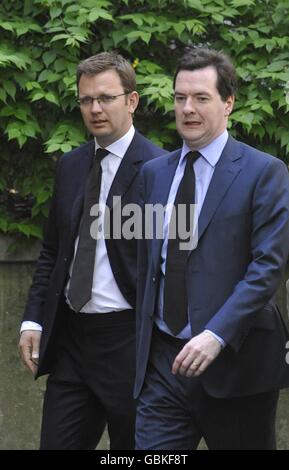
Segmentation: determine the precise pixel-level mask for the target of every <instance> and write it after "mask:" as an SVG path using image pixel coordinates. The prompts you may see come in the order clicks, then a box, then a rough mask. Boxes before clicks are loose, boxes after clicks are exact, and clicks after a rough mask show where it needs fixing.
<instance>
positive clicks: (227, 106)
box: [225, 96, 235, 116]
mask: <svg viewBox="0 0 289 470" xmlns="http://www.w3.org/2000/svg"><path fill="white" fill-rule="evenodd" d="M234 103H235V96H229V97H228V98H227V99H226V104H225V116H229V115H230V114H231V112H232V111H233V107H234Z"/></svg>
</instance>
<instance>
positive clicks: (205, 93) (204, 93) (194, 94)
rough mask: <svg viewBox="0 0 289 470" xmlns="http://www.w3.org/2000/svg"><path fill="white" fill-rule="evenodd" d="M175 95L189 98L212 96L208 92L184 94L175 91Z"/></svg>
mask: <svg viewBox="0 0 289 470" xmlns="http://www.w3.org/2000/svg"><path fill="white" fill-rule="evenodd" d="M175 95H181V96H189V95H192V96H211V94H210V93H208V92H207V91H198V92H197V93H193V94H192V93H188V94H187V93H182V92H181V91H175Z"/></svg>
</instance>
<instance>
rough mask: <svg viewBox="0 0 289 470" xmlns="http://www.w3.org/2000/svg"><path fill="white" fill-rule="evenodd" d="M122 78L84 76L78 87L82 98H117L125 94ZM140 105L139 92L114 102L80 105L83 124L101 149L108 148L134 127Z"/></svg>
mask: <svg viewBox="0 0 289 470" xmlns="http://www.w3.org/2000/svg"><path fill="white" fill-rule="evenodd" d="M124 92H125V91H124V89H123V86H122V84H121V81H120V77H119V75H118V74H117V72H116V71H115V70H107V71H105V72H101V73H99V74H97V75H85V74H83V75H81V77H80V81H79V85H78V95H79V98H83V97H85V96H91V97H94V98H95V97H99V96H104V95H106V96H108V95H110V96H115V95H120V94H122V93H124ZM137 105H138V94H137V92H136V91H133V92H132V93H129V94H127V95H124V96H118V97H117V98H115V100H113V101H111V102H105V103H98V102H97V100H94V101H93V103H91V104H88V105H84V104H81V105H80V110H81V114H82V117H83V120H84V123H85V125H86V127H87V129H88V130H89V131H90V133H91V134H92V135H93V136H94V137H96V139H97V141H98V143H99V144H100V145H101V146H102V147H107V146H108V145H110V144H112V143H113V142H115V141H116V140H118V139H120V138H121V137H122V136H123V135H124V134H125V133H126V132H127V131H128V130H129V128H130V126H131V124H132V114H133V113H134V111H135V109H136V107H137Z"/></svg>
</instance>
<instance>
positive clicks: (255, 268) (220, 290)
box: [135, 137, 289, 397]
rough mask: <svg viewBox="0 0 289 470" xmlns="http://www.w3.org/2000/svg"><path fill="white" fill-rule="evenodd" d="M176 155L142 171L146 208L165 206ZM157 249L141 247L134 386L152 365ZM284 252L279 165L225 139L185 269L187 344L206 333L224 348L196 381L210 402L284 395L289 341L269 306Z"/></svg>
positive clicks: (282, 169)
mask: <svg viewBox="0 0 289 470" xmlns="http://www.w3.org/2000/svg"><path fill="white" fill-rule="evenodd" d="M180 154H181V150H177V151H175V152H172V153H170V154H168V155H165V156H164V157H163V158H161V159H160V158H157V159H155V160H154V161H152V162H149V163H147V164H146V165H145V166H144V167H143V170H142V175H141V185H142V190H141V195H142V204H145V203H150V204H156V203H161V204H164V205H165V204H166V202H167V199H168V194H169V190H170V187H171V183H172V180H173V177H174V174H175V171H176V167H177V164H178V160H179V157H180ZM161 246H162V240H156V239H153V240H141V241H140V243H139V269H138V277H139V278H138V300H137V377H136V384H135V396H138V394H139V393H140V391H141V388H142V385H143V381H144V377H145V372H146V367H147V363H148V357H149V351H150V343H151V336H152V327H153V317H154V313H155V304H156V299H157V294H158V285H159V277H160V255H161ZM288 251H289V178H288V170H287V168H286V166H285V165H284V163H283V162H282V161H280V160H278V159H277V158H274V157H272V156H271V155H268V154H265V153H263V152H260V151H258V150H256V149H254V148H252V147H249V146H248V145H245V144H244V143H241V142H238V141H236V140H235V139H233V138H232V137H229V139H228V142H227V144H226V146H225V148H224V150H223V153H222V155H221V158H220V160H219V162H218V164H217V165H216V168H215V172H214V174H213V177H212V180H211V183H210V186H209V188H208V192H207V195H206V198H205V201H204V204H203V207H202V210H201V214H200V217H199V224H198V246H197V248H195V249H194V250H192V251H191V252H190V253H189V256H188V261H187V266H186V279H187V283H186V284H187V295H188V308H189V316H190V321H191V325H192V336H195V335H197V334H199V333H201V332H202V331H203V330H204V329H205V328H207V329H209V330H212V331H213V332H215V333H216V334H217V335H219V336H220V337H221V338H223V339H224V341H225V342H226V343H227V346H226V347H225V348H224V349H223V350H222V351H221V353H220V354H219V356H218V357H217V358H216V359H215V361H213V363H212V364H211V365H210V366H209V367H208V369H207V371H205V373H203V374H202V375H201V376H200V381H201V383H202V385H203V387H204V388H205V390H206V391H207V392H208V393H209V394H210V395H211V396H214V397H232V396H242V395H251V394H255V393H259V392H265V391H269V390H273V389H279V388H281V387H285V386H289V366H288V365H287V364H286V362H285V356H286V349H285V344H286V341H287V340H288V333H287V330H286V327H285V325H284V322H283V320H282V317H281V315H280V313H279V311H278V309H277V307H276V305H275V303H274V301H273V299H272V298H273V296H274V294H275V292H276V290H277V288H278V286H279V283H280V281H281V277H282V273H283V270H284V267H285V265H286V261H287V258H288Z"/></svg>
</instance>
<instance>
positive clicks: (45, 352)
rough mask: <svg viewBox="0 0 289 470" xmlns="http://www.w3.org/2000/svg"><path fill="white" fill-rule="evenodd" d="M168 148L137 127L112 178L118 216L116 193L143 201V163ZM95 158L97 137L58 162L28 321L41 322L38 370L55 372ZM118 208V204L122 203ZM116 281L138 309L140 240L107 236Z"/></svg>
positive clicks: (127, 200)
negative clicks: (71, 270)
mask: <svg viewBox="0 0 289 470" xmlns="http://www.w3.org/2000/svg"><path fill="white" fill-rule="evenodd" d="M162 153H165V151H164V150H163V149H161V148H159V147H156V146H155V145H154V144H152V142H150V141H149V140H147V139H146V138H145V137H143V136H142V135H141V134H139V133H138V132H137V131H136V132H135V135H134V138H133V140H132V142H131V144H130V146H129V148H128V150H127V152H126V154H125V156H124V158H123V159H122V162H121V164H120V167H119V169H118V171H117V174H116V176H115V178H114V180H113V183H112V186H111V189H110V192H109V195H108V199H107V203H106V204H107V206H108V207H109V208H110V210H111V214H110V216H111V219H110V220H113V213H112V212H113V210H114V209H116V208H114V207H113V196H121V205H122V206H123V205H125V204H129V203H136V202H138V200H139V185H138V173H139V170H140V168H141V166H142V165H143V163H144V162H146V161H148V160H150V159H152V158H154V157H156V156H160V155H161V154H162ZM93 157H94V141H90V142H89V143H87V144H84V145H82V146H81V147H79V148H77V149H75V150H73V151H71V152H69V153H67V154H64V155H63V156H62V157H61V158H60V160H59V163H58V167H57V172H56V181H55V185H54V193H53V198H52V204H51V209H50V214H49V218H48V223H47V229H46V231H45V236H44V241H43V246H42V250H41V252H40V256H39V259H38V262H37V267H36V272H35V275H34V278H33V283H32V286H31V288H30V291H29V295H28V301H27V305H26V309H25V312H24V317H23V320H30V321H35V322H37V323H39V324H41V325H42V327H43V331H42V335H41V344H40V357H39V367H38V374H37V376H39V375H43V374H45V373H48V372H50V368H51V363H52V361H53V356H54V353H55V342H56V340H57V337H58V334H59V332H60V331H61V328H62V327H63V326H64V327H65V325H63V321H64V318H63V317H64V315H63V310H64V309H63V306H64V305H63V304H64V302H65V299H64V296H63V290H64V287H65V284H66V282H67V279H68V270H69V266H70V263H71V260H72V257H73V253H74V242H75V238H76V236H77V234H78V228H79V222H80V218H81V214H82V208H83V199H84V189H85V183H86V180H87V177H88V174H89V170H90V168H91V164H92V161H93ZM118 210H119V207H118ZM106 247H107V253H108V257H109V261H110V265H111V268H112V272H113V274H114V277H115V280H116V282H117V284H118V287H119V289H120V291H121V292H122V294H123V296H124V297H125V299H126V300H127V301H128V302H129V303H130V304H131V305H132V306H133V307H134V306H135V297H136V254H137V242H136V240H134V239H133V240H125V239H124V238H123V237H121V238H120V239H117V240H112V239H111V240H106Z"/></svg>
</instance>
